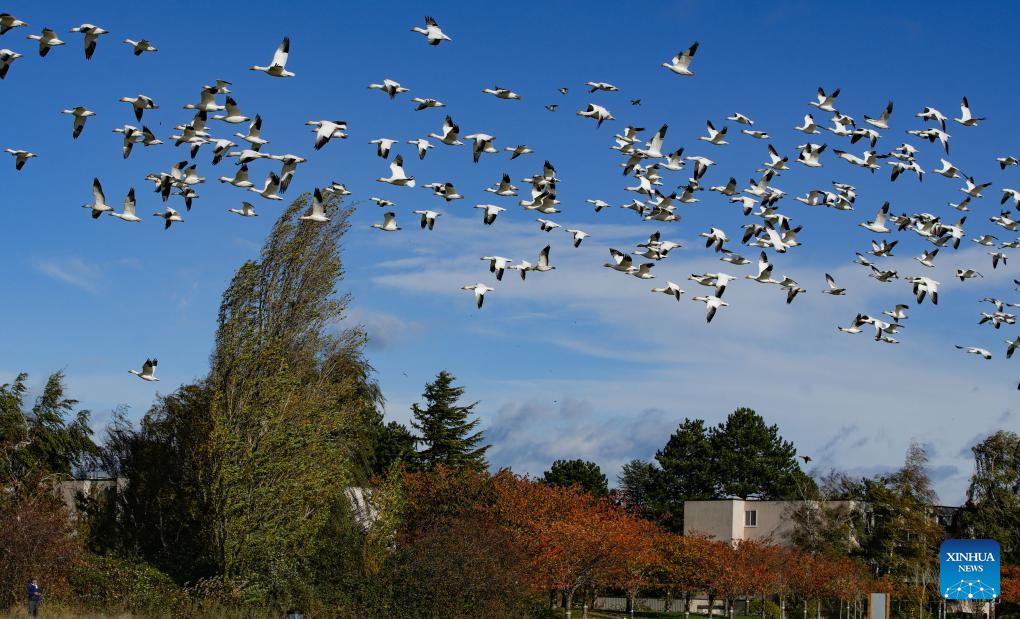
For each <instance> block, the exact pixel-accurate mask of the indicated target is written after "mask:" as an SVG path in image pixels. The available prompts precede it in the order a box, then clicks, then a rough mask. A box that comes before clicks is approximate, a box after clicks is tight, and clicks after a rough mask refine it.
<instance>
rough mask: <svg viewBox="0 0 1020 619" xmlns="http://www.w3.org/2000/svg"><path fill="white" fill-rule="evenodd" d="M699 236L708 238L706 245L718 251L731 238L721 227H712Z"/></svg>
mask: <svg viewBox="0 0 1020 619" xmlns="http://www.w3.org/2000/svg"><path fill="white" fill-rule="evenodd" d="M698 236H700V237H702V238H704V239H706V240H705V247H712V248H714V249H715V251H717V252H720V251H722V250H723V244H724V243H727V242H729V240H730V239H729V237H727V236H726V232H724V231H723V230H720V229H719V228H710V229H709V231H708V232H701V233H699V234H698Z"/></svg>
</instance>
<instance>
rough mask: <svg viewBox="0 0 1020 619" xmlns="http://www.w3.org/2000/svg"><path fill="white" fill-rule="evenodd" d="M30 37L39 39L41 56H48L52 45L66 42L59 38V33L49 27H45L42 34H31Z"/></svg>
mask: <svg viewBox="0 0 1020 619" xmlns="http://www.w3.org/2000/svg"><path fill="white" fill-rule="evenodd" d="M28 38H29V39H30V40H32V41H39V56H40V57H42V58H45V57H46V54H48V53H50V48H51V47H57V46H58V45H63V44H64V42H63V41H61V40H60V39H58V38H57V33H56V32H54V31H53V30H50V29H49V28H43V30H42V34H30V35H28Z"/></svg>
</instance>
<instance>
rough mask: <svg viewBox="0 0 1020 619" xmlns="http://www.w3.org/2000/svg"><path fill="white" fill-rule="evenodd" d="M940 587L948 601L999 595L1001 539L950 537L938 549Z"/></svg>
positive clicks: (991, 597) (989, 598) (987, 597)
mask: <svg viewBox="0 0 1020 619" xmlns="http://www.w3.org/2000/svg"><path fill="white" fill-rule="evenodd" d="M939 589H940V591H941V592H942V597H944V598H946V599H949V600H992V599H995V598H996V597H998V596H999V542H997V541H995V540H991V539H948V540H946V541H944V542H942V547H941V548H940V549H939Z"/></svg>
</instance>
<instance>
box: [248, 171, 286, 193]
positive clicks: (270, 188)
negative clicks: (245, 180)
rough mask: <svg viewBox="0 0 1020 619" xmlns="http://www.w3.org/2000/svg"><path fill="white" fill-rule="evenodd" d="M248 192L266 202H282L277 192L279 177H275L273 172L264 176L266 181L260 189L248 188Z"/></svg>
mask: <svg viewBox="0 0 1020 619" xmlns="http://www.w3.org/2000/svg"><path fill="white" fill-rule="evenodd" d="M248 191H250V192H252V193H257V194H259V195H260V196H262V197H263V198H265V199H267V200H282V199H283V197H282V196H281V195H280V193H279V191H280V177H279V176H277V175H276V174H275V173H274V172H270V173H269V174H268V175H267V176H266V181H265V184H263V186H262V189H259V188H258V187H249V188H248Z"/></svg>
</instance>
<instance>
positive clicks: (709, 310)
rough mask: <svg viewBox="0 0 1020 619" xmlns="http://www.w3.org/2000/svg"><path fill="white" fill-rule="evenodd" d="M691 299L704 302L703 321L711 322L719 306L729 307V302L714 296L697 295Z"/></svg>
mask: <svg viewBox="0 0 1020 619" xmlns="http://www.w3.org/2000/svg"><path fill="white" fill-rule="evenodd" d="M691 301H701V302H702V303H704V304H705V322H712V319H713V318H715V313H716V312H717V311H718V310H719V308H720V307H729V305H730V304H729V303H727V302H725V301H723V300H722V299H720V298H719V297H715V296H704V295H702V296H697V297H693V298H692V299H691Z"/></svg>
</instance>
